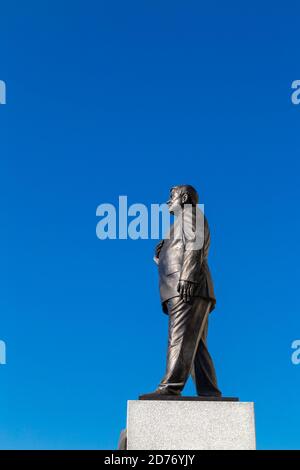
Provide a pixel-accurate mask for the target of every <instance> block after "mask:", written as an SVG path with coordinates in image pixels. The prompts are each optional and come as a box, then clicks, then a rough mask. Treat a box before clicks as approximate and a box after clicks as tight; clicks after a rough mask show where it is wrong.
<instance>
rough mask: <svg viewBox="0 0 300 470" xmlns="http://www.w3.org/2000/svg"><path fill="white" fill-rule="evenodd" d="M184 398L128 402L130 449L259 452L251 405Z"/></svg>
mask: <svg viewBox="0 0 300 470" xmlns="http://www.w3.org/2000/svg"><path fill="white" fill-rule="evenodd" d="M183 398H184V397H182V398H181V400H174V399H173V400H167V399H164V400H129V401H128V402H127V449H128V450H201V449H203V450H210V449H213V450H221V449H225V450H227V449H228V450H229V449H235V450H238V449H245V450H246V449H247V450H248V449H249V450H251V449H255V448H256V443H255V423H254V404H253V403H252V402H239V401H229V400H230V399H228V400H227V401H226V399H225V400H218V401H206V400H197V399H191V398H192V397H186V399H183ZM189 398H190V399H189ZM193 398H194V397H193Z"/></svg>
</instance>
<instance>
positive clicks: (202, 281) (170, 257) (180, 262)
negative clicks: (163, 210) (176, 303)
mask: <svg viewBox="0 0 300 470" xmlns="http://www.w3.org/2000/svg"><path fill="white" fill-rule="evenodd" d="M196 210H197V221H198V222H199V214H200V220H201V223H200V226H199V223H198V225H197V224H196V215H195V212H193V215H192V216H190V217H185V216H184V217H183V223H181V220H180V218H177V219H176V221H175V222H174V224H173V225H172V226H171V228H170V232H169V234H168V236H167V237H166V238H165V239H164V240H163V242H161V243H162V246H161V248H160V251H159V253H158V255H157V257H156V259H155V260H156V262H157V263H158V272H159V290H160V298H161V302H162V304H163V310H164V312H165V313H166V309H165V307H164V306H165V302H166V301H167V300H169V299H171V298H172V297H177V296H178V295H179V294H178V291H177V285H178V282H179V280H186V281H191V282H193V283H195V292H194V296H197V297H203V298H207V299H209V300H211V302H212V304H211V310H210V311H212V310H213V309H214V306H215V303H216V299H215V294H214V287H213V281H212V277H211V274H210V270H209V267H208V262H207V257H208V251H209V245H210V231H209V226H208V222H207V219H206V217H205V216H204V214H203V213H202V212H201V211H200V209H199V208H198V207H197V209H196ZM196 230H197V232H196ZM196 233H198V234H199V233H200V238H199V235H198V245H196V244H195V236H196ZM191 234H192V235H191ZM193 236H194V238H193ZM199 239H200V243H199Z"/></svg>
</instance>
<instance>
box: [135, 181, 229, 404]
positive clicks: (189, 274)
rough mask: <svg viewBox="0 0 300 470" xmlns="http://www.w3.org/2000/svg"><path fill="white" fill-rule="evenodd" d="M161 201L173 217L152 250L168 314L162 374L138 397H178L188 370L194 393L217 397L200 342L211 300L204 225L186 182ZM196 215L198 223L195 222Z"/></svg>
mask: <svg viewBox="0 0 300 470" xmlns="http://www.w3.org/2000/svg"><path fill="white" fill-rule="evenodd" d="M167 204H168V208H169V212H170V213H171V214H174V215H175V216H177V218H176V220H175V222H174V224H173V225H172V226H171V229H170V232H169V235H168V237H167V238H165V239H164V240H162V241H161V242H160V243H159V244H158V245H157V247H156V251H155V261H156V262H157V264H158V271H159V287H160V297H161V303H162V308H163V311H164V312H165V313H166V314H167V315H168V318H169V324H168V351H167V366H166V373H165V375H164V377H163V379H162V380H161V382H160V384H159V386H158V388H157V389H156V390H155V391H154V392H152V393H147V394H144V395H141V396H140V397H139V398H140V399H148V398H149V399H151V398H159V397H160V396H166V395H172V396H176V395H177V396H180V395H181V391H182V390H183V388H184V386H185V383H186V381H187V379H188V377H189V374H191V375H192V377H193V380H194V383H195V385H196V390H197V395H199V396H203V397H221V392H220V390H219V389H218V385H217V379H216V373H215V369H214V365H213V361H212V358H211V356H210V354H209V352H208V349H207V345H206V337H207V328H208V315H209V313H210V312H211V311H212V310H213V309H214V307H215V303H216V299H215V295H214V288H213V282H212V278H211V275H210V271H209V267H208V262H207V257H208V251H209V245H210V232H209V226H208V223H207V219H206V217H205V216H204V214H203V212H202V211H200V209H199V208H198V194H197V191H196V190H195V189H194V188H193V187H192V186H190V185H181V186H175V187H174V188H172V189H171V191H170V199H169V200H168V202H167ZM188 212H189V215H188V216H187V214H188ZM179 216H180V217H179ZM199 217H200V218H202V219H201V220H202V225H201V224H198V223H197V220H199ZM197 218H198V219H197ZM201 226H202V229H201ZM201 230H202V238H201V233H200V231H201ZM197 231H198V232H199V234H200V239H201V243H200V244H199V246H197V244H195V238H196V237H197V234H198V232H197ZM178 234H179V236H178ZM191 234H192V237H191Z"/></svg>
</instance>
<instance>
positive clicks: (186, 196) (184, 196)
mask: <svg viewBox="0 0 300 470" xmlns="http://www.w3.org/2000/svg"><path fill="white" fill-rule="evenodd" d="M188 198H189V196H188V194H187V193H184V194H183V195H182V196H181V203H182V204H185V203H186V201H187V200H188Z"/></svg>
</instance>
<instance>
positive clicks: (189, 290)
mask: <svg viewBox="0 0 300 470" xmlns="http://www.w3.org/2000/svg"><path fill="white" fill-rule="evenodd" d="M194 290H195V283H194V282H190V281H179V282H178V286H177V292H178V293H179V294H180V297H181V298H182V299H183V301H184V302H189V301H190V300H191V298H192V297H193V294H194Z"/></svg>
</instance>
